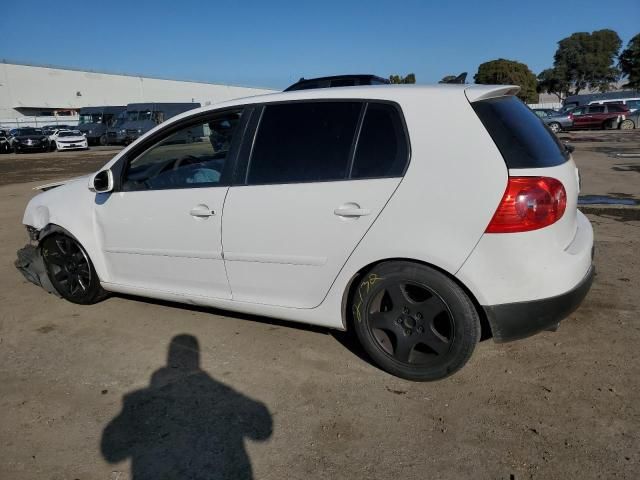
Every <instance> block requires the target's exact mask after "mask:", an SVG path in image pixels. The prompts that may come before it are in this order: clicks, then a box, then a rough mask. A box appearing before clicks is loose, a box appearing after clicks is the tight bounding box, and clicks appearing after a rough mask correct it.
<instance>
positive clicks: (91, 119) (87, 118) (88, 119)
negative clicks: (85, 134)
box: [78, 113, 102, 125]
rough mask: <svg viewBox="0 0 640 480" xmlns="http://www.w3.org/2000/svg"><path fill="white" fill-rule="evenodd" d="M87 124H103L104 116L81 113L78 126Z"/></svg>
mask: <svg viewBox="0 0 640 480" xmlns="http://www.w3.org/2000/svg"><path fill="white" fill-rule="evenodd" d="M87 123H102V114H100V113H81V114H80V119H79V120H78V125H85V124H87Z"/></svg>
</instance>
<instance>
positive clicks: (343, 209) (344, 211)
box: [333, 203, 371, 218]
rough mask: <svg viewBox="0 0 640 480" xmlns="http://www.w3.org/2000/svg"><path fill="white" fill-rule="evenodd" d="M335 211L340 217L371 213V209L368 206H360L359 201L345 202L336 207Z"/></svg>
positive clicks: (363, 215)
mask: <svg viewBox="0 0 640 480" xmlns="http://www.w3.org/2000/svg"><path fill="white" fill-rule="evenodd" d="M333 213H334V214H335V215H338V216H339V217H345V218H353V217H365V216H367V215H370V214H371V210H369V209H367V208H360V205H358V204H357V203H345V204H344V205H341V206H339V207H338V208H336V209H335V210H334V211H333Z"/></svg>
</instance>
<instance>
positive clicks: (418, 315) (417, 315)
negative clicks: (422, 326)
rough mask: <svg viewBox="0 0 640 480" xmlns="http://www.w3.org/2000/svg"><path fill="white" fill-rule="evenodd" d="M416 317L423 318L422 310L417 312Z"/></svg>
mask: <svg viewBox="0 0 640 480" xmlns="http://www.w3.org/2000/svg"><path fill="white" fill-rule="evenodd" d="M416 318H417V319H418V320H422V314H421V313H420V312H418V313H416Z"/></svg>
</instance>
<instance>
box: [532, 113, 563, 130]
mask: <svg viewBox="0 0 640 480" xmlns="http://www.w3.org/2000/svg"><path fill="white" fill-rule="evenodd" d="M533 112H534V113H535V114H536V115H537V116H538V117H539V118H540V119H541V120H542V121H543V122H544V123H545V125H547V126H548V127H549V128H550V129H551V131H552V132H553V133H558V132H560V131H561V130H567V129H569V128H571V127H572V126H573V117H572V116H571V115H570V113H571V110H567V111H565V112H558V111H556V110H551V109H548V108H534V109H533Z"/></svg>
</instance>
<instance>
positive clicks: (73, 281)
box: [67, 275, 78, 295]
mask: <svg viewBox="0 0 640 480" xmlns="http://www.w3.org/2000/svg"><path fill="white" fill-rule="evenodd" d="M67 286H68V291H69V293H70V294H71V295H75V294H76V292H77V291H78V277H77V276H76V275H69V282H68V284H67Z"/></svg>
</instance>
